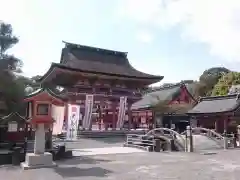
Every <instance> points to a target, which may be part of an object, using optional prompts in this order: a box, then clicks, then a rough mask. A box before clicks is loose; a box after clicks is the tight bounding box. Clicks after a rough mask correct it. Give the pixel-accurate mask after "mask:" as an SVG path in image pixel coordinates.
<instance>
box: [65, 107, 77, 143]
mask: <svg viewBox="0 0 240 180" xmlns="http://www.w3.org/2000/svg"><path fill="white" fill-rule="evenodd" d="M79 114H80V106H79V105H72V104H68V126H67V139H68V140H77V131H78V122H79Z"/></svg>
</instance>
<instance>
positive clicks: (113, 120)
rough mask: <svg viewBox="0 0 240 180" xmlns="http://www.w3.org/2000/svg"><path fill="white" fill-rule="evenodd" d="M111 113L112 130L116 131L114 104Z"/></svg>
mask: <svg viewBox="0 0 240 180" xmlns="http://www.w3.org/2000/svg"><path fill="white" fill-rule="evenodd" d="M112 111H113V114H112V130H116V104H113V107H112Z"/></svg>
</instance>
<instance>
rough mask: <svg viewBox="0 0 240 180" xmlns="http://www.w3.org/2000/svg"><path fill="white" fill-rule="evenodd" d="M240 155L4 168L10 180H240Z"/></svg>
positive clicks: (111, 158) (141, 156) (95, 159)
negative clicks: (37, 167) (28, 168)
mask: <svg viewBox="0 0 240 180" xmlns="http://www.w3.org/2000/svg"><path fill="white" fill-rule="evenodd" d="M239 153H240V151H239V150H227V151H224V150H216V154H212V155H203V154H200V153H179V152H172V153H147V152H144V153H131V154H116V155H101V156H100V155H97V156H84V157H79V158H73V159H71V160H66V161H62V162H57V163H58V167H57V168H49V169H47V168H45V169H36V170H27V171H22V170H21V169H20V168H19V167H12V166H5V167H4V166H2V167H1V168H0V176H1V177H4V179H8V180H46V179H51V180H63V179H64V180H100V179H102V180H103V179H105V180H107V179H109V180H114V179H115V180H156V179H158V180H239V179H240V178H239V177H240V156H239Z"/></svg>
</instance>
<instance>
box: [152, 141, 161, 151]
mask: <svg viewBox="0 0 240 180" xmlns="http://www.w3.org/2000/svg"><path fill="white" fill-rule="evenodd" d="M154 151H155V152H160V151H161V140H160V139H155V140H154Z"/></svg>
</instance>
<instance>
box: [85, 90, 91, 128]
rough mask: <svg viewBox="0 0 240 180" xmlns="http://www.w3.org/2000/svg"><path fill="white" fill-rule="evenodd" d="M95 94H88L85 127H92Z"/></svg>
mask: <svg viewBox="0 0 240 180" xmlns="http://www.w3.org/2000/svg"><path fill="white" fill-rule="evenodd" d="M92 109H93V95H92V94H88V95H86V100H85V113H84V118H83V128H85V129H90V128H91V126H92Z"/></svg>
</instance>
